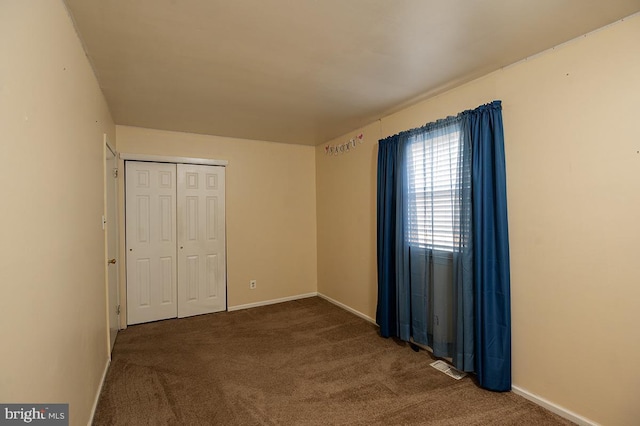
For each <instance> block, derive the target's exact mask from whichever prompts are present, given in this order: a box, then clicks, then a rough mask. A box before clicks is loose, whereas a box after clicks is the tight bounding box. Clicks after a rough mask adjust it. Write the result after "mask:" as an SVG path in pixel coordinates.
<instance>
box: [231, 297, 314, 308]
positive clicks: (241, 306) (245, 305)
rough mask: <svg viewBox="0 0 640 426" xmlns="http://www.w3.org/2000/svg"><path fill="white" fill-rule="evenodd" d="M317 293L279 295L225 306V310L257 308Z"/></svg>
mask: <svg viewBox="0 0 640 426" xmlns="http://www.w3.org/2000/svg"><path fill="white" fill-rule="evenodd" d="M317 295H318V293H305V294H297V295H295V296H289V297H281V298H280V299H271V300H263V301H262V302H255V303H247V304H244V305H236V306H229V307H227V311H229V312H231V311H239V310H241V309H249V308H257V307H258V306H267V305H274V304H276V303H282V302H290V301H292V300H298V299H306V298H307V297H314V296H317Z"/></svg>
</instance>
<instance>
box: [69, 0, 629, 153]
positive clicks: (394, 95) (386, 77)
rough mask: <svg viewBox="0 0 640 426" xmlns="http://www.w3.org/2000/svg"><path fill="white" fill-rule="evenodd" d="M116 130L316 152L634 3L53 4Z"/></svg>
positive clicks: (292, 0)
mask: <svg viewBox="0 0 640 426" xmlns="http://www.w3.org/2000/svg"><path fill="white" fill-rule="evenodd" d="M66 3H67V6H68V9H69V11H70V13H71V15H72V17H73V19H74V22H75V25H76V28H77V30H78V32H79V34H80V38H81V39H82V42H83V44H84V47H85V49H86V51H87V55H88V56H89V59H90V61H91V63H92V65H93V67H94V70H95V72H96V75H97V77H98V81H99V84H100V87H101V88H102V90H103V92H104V95H105V97H106V99H107V103H108V104H109V108H110V110H111V113H112V115H113V118H114V120H115V122H116V123H117V124H123V125H131V126H140V127H149V128H155V129H163V130H175V131H183V132H192V133H203V134H210V135H220V136H232V137H237V138H247V139H259V140H267V141H277V142H286V143H297V144H305V145H317V144H320V143H323V142H326V141H327V140H329V139H331V138H334V137H336V136H339V135H341V134H343V133H346V132H348V131H351V130H353V129H355V128H357V127H359V126H362V125H365V124H368V123H370V122H372V121H374V120H376V119H378V118H380V117H381V116H383V115H385V114H386V113H389V112H391V111H394V110H397V109H398V108H400V107H401V106H406V105H408V104H410V103H412V102H415V101H416V100H417V99H419V98H420V97H424V96H427V95H429V94H434V93H437V92H439V91H442V90H444V89H446V88H449V87H452V86H454V85H456V84H460V83H462V82H465V81H469V80H471V79H473V78H476V77H478V76H480V75H483V74H486V73H488V72H490V71H493V70H496V69H499V68H500V67H503V66H505V65H509V64H511V63H513V62H516V61H518V60H520V59H523V58H525V57H527V56H530V55H532V54H535V53H538V52H541V51H543V50H545V49H548V48H550V47H553V46H555V45H558V44H560V43H563V42H565V41H568V40H570V39H572V38H575V37H577V36H579V35H581V34H585V33H587V32H589V31H591V30H594V29H596V28H599V27H602V26H604V25H607V24H609V23H612V22H615V21H616V20H618V19H621V18H623V17H625V16H628V15H631V14H632V13H634V12H636V11H638V10H640V0H607V1H603V0H535V1H532V0H476V1H473V0H446V1H445V0H439V1H435V0H395V1H389V0H66Z"/></svg>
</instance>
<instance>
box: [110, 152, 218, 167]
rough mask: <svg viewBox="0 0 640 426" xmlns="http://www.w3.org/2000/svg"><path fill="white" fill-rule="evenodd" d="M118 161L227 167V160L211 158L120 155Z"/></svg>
mask: <svg viewBox="0 0 640 426" xmlns="http://www.w3.org/2000/svg"><path fill="white" fill-rule="evenodd" d="M120 159H121V160H124V161H152V162H154V163H175V164H199V165H202V166H223V167H224V166H227V165H228V164H229V162H228V161H227V160H215V159H211V158H191V157H171V156H165V155H147V154H127V153H124V152H121V153H120Z"/></svg>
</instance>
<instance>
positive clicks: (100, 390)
mask: <svg viewBox="0 0 640 426" xmlns="http://www.w3.org/2000/svg"><path fill="white" fill-rule="evenodd" d="M110 364H111V357H109V358H107V363H106V364H105V366H104V371H103V372H102V378H101V379H100V386H98V391H97V392H96V397H95V399H94V400H93V407H91V416H90V417H89V422H88V423H87V426H91V424H93V416H95V414H96V408H98V401H99V400H100V394H101V393H102V386H104V380H105V379H106V378H107V371H109V365H110Z"/></svg>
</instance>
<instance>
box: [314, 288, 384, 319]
mask: <svg viewBox="0 0 640 426" xmlns="http://www.w3.org/2000/svg"><path fill="white" fill-rule="evenodd" d="M318 297H322V298H323V299H324V300H326V301H328V302H331V303H333V304H334V305H336V306H339V307H341V308H342V309H344V310H345V311H349V312H351V313H352V314H354V315H357V316H359V317H360V318H362V319H365V320H367V321H369V322H370V323H372V324H375V325H378V324H377V323H376V320H374V319H373V318H371V317H370V316H368V315H365V314H363V313H362V312H360V311H356V310H355V309H353V308H352V307H351V306H347V305H345V304H344V303H340V302H338V301H337V300H335V299H332V298H330V297H329V296H327V295H325V294H322V293H318Z"/></svg>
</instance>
